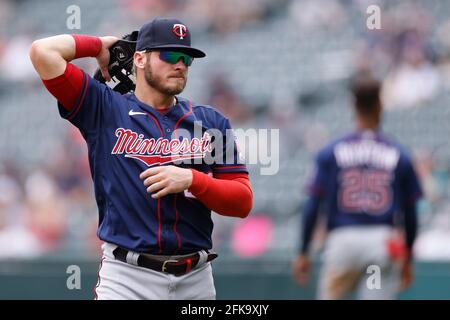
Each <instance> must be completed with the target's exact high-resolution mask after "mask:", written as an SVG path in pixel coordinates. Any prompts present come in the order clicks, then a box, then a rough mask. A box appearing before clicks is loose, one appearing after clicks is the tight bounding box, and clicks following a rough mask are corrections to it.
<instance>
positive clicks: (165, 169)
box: [139, 166, 192, 199]
mask: <svg viewBox="0 0 450 320" xmlns="http://www.w3.org/2000/svg"><path fill="white" fill-rule="evenodd" d="M139 178H141V180H144V185H145V186H146V187H147V192H148V193H153V194H152V198H153V199H159V198H161V197H164V196H165V195H168V194H171V193H178V192H181V191H184V190H186V189H188V188H189V187H190V186H191V184H192V171H191V170H190V169H183V168H179V167H176V166H160V167H155V168H150V169H147V170H145V171H144V172H142V173H141V174H140V175H139Z"/></svg>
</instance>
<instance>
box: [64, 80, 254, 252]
mask: <svg viewBox="0 0 450 320" xmlns="http://www.w3.org/2000/svg"><path fill="white" fill-rule="evenodd" d="M176 99H177V104H176V105H175V106H173V107H172V108H170V110H169V111H168V112H167V113H165V114H162V113H160V112H159V111H157V110H155V109H154V108H152V107H151V106H149V105H147V104H145V103H143V102H141V101H139V100H138V99H137V98H136V96H135V95H134V94H126V95H120V94H119V93H117V92H115V91H113V90H112V89H110V88H109V87H108V86H106V85H104V84H101V83H100V82H98V81H97V80H95V79H93V78H91V77H90V76H89V75H87V74H86V73H84V80H83V89H82V92H81V93H80V96H79V99H78V101H77V104H76V106H75V108H74V109H72V111H70V112H67V110H66V109H64V107H62V105H60V104H58V106H59V111H60V115H61V116H62V117H63V118H65V119H67V120H69V121H70V122H71V123H72V124H73V125H75V126H76V127H77V128H79V130H80V132H81V134H82V135H83V137H84V139H85V140H86V143H87V146H88V151H89V163H90V169H91V174H92V178H93V181H94V187H95V198H96V202H97V205H98V210H99V227H98V236H99V238H100V239H101V240H104V241H107V242H110V243H114V244H116V245H119V246H122V247H124V248H127V249H130V250H133V251H136V252H147V253H153V254H165V255H171V254H183V253H189V252H193V251H197V250H202V249H210V248H211V247H212V243H211V233H212V229H213V223H212V220H211V210H210V209H208V208H207V207H205V206H204V205H203V204H202V203H201V202H200V201H198V200H197V199H196V198H195V197H194V196H193V195H192V194H190V193H189V192H188V191H187V190H186V191H185V192H182V193H178V194H170V195H167V196H164V197H162V198H160V199H152V198H151V194H150V193H148V192H147V191H146V187H145V186H144V184H143V181H142V180H141V179H139V175H140V173H141V172H143V171H144V170H146V169H148V168H149V167H152V166H158V165H177V166H180V167H185V168H194V169H196V170H198V171H201V172H203V173H207V174H214V173H225V172H245V173H246V172H247V169H246V167H245V165H244V164H243V163H242V161H241V160H240V156H239V153H238V151H237V147H236V143H235V140H234V137H232V138H229V137H230V135H229V132H230V130H231V126H230V122H229V120H228V119H227V118H226V117H224V116H223V115H222V114H220V113H219V112H218V111H216V110H215V109H214V108H212V107H209V106H202V105H196V104H194V103H193V102H191V101H188V100H185V99H183V98H182V97H176ZM219 134H222V136H223V137H225V139H224V141H223V142H221V143H219V141H220V140H221V139H218V138H217V137H218V136H219ZM230 150H231V156H229V155H230V152H229V151H230ZM227 151H228V152H227ZM221 157H222V159H223V161H212V160H211V159H216V160H217V159H218V158H221Z"/></svg>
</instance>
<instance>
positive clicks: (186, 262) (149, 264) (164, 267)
mask: <svg viewBox="0 0 450 320" xmlns="http://www.w3.org/2000/svg"><path fill="white" fill-rule="evenodd" d="M129 253H131V254H135V253H133V252H130V251H129V250H127V249H124V248H121V247H117V248H116V249H114V250H113V255H114V257H115V258H116V260H119V261H122V262H126V263H130V260H133V259H132V258H131V259H130V258H129V260H128V261H127V255H128V254H129ZM205 253H206V254H207V258H206V261H204V262H205V263H206V262H209V261H212V260H214V259H215V258H217V257H218V255H217V253H215V252H206V251H205ZM135 255H136V254H135ZM199 261H200V254H199V253H198V252H197V253H193V254H192V255H188V256H184V257H182V258H178V259H166V260H159V259H154V258H152V257H149V256H146V255H145V254H138V255H137V256H135V258H134V262H135V263H132V262H131V264H136V265H137V266H139V267H143V268H147V269H152V270H155V271H159V272H165V273H170V274H173V275H175V276H181V275H184V274H186V273H188V272H189V271H191V270H192V269H194V268H195V267H196V266H197V264H198V263H199Z"/></svg>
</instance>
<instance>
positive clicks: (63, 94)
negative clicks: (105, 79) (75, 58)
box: [42, 63, 84, 111]
mask: <svg viewBox="0 0 450 320" xmlns="http://www.w3.org/2000/svg"><path fill="white" fill-rule="evenodd" d="M83 77H84V74H83V71H81V70H80V69H79V68H78V67H77V66H75V65H73V64H71V63H68V64H67V66H66V70H65V71H64V73H63V74H62V75H60V76H58V77H56V78H53V79H49V80H42V82H43V83H44V85H45V87H46V88H47V90H48V91H49V92H50V93H51V94H52V95H53V96H54V97H55V98H56V99H57V100H58V101H59V102H60V103H61V104H62V105H63V107H64V109H66V110H67V111H71V110H72V109H73V108H74V107H75V105H76V102H77V100H78V98H79V97H80V93H81V90H82V88H83Z"/></svg>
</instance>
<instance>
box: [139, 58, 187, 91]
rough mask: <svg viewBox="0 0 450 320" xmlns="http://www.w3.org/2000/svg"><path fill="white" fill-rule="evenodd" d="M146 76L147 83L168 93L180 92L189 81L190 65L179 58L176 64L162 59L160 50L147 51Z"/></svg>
mask: <svg viewBox="0 0 450 320" xmlns="http://www.w3.org/2000/svg"><path fill="white" fill-rule="evenodd" d="M146 55H147V63H146V64H145V68H144V77H145V81H146V82H147V84H148V85H149V86H151V87H153V88H155V89H156V90H158V91H159V92H161V93H163V94H166V95H170V96H173V95H177V94H180V93H181V92H182V91H183V90H184V88H185V87H186V83H187V75H188V67H187V66H186V65H185V64H184V63H183V61H182V60H179V61H178V62H177V63H176V64H171V63H168V62H165V61H162V60H161V59H160V58H159V51H152V52H147V53H146Z"/></svg>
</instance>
